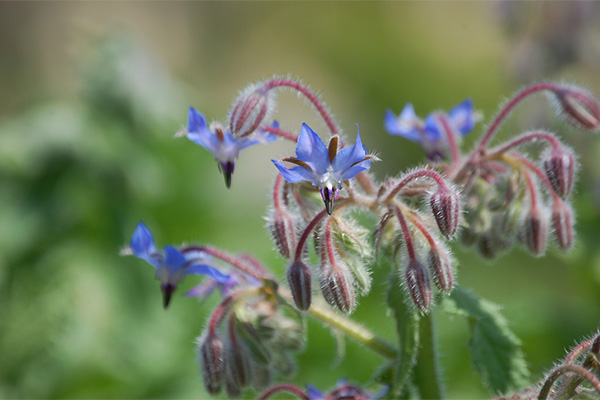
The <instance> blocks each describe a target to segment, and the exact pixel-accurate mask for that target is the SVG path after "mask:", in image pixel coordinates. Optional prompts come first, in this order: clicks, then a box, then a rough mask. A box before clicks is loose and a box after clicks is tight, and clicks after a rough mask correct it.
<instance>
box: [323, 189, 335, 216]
mask: <svg viewBox="0 0 600 400" xmlns="http://www.w3.org/2000/svg"><path fill="white" fill-rule="evenodd" d="M330 195H331V192H330V191H329V189H325V190H323V201H324V202H325V210H327V214H329V215H331V212H332V211H333V198H332V197H330Z"/></svg>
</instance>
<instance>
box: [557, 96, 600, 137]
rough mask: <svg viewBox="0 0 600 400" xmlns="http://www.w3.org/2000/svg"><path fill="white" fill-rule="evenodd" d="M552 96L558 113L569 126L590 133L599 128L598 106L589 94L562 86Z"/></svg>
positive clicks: (599, 110) (599, 109)
mask: <svg viewBox="0 0 600 400" xmlns="http://www.w3.org/2000/svg"><path fill="white" fill-rule="evenodd" d="M554 94H555V96H556V99H557V100H558V105H559V109H560V111H561V112H562V114H563V115H564V116H565V118H566V119H567V121H569V122H570V123H571V124H573V125H575V126H576V127H578V128H580V129H584V130H590V131H595V130H597V129H598V128H599V127H600V104H599V103H598V100H596V99H595V98H594V96H592V95H591V94H590V93H589V92H587V91H586V90H584V89H582V88H580V87H576V86H562V87H561V88H560V89H558V90H555V91H554Z"/></svg>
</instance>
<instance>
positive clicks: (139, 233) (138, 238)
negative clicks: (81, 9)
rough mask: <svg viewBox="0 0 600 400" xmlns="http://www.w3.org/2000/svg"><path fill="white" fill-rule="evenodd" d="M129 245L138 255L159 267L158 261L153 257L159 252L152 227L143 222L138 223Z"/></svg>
mask: <svg viewBox="0 0 600 400" xmlns="http://www.w3.org/2000/svg"><path fill="white" fill-rule="evenodd" d="M129 247H130V248H131V251H133V254H134V255H135V256H136V257H139V258H141V259H143V260H146V261H148V262H149V263H150V264H152V265H153V266H154V268H157V261H156V259H155V258H154V257H153V256H154V255H155V254H156V253H157V250H156V245H155V244H154V238H153V237H152V232H150V229H148V227H147V226H146V225H145V224H144V223H143V222H140V223H138V225H137V227H136V228H135V231H134V232H133V236H132V237H131V241H130V242H129Z"/></svg>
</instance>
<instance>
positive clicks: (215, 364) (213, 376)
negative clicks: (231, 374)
mask: <svg viewBox="0 0 600 400" xmlns="http://www.w3.org/2000/svg"><path fill="white" fill-rule="evenodd" d="M224 347H225V346H224V344H223V340H221V338H220V337H218V336H217V335H215V334H210V333H209V334H208V335H207V337H206V339H205V340H204V342H202V343H201V344H200V348H199V353H200V354H199V359H200V365H201V367H202V377H203V379H204V387H205V388H206V391H207V392H208V393H210V394H212V395H216V394H218V393H219V392H220V391H221V388H222V385H223V376H224V371H225V368H224V366H225V363H224Z"/></svg>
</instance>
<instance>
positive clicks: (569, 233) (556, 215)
mask: <svg viewBox="0 0 600 400" xmlns="http://www.w3.org/2000/svg"><path fill="white" fill-rule="evenodd" d="M552 228H553V229H554V237H555V239H556V242H557V243H558V246H559V247H560V248H561V249H563V250H570V249H571V247H573V237H574V229H573V211H572V210H571V207H570V206H569V205H568V204H567V203H565V202H563V201H556V202H554V206H553V207H552Z"/></svg>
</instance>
